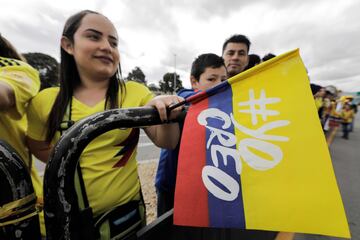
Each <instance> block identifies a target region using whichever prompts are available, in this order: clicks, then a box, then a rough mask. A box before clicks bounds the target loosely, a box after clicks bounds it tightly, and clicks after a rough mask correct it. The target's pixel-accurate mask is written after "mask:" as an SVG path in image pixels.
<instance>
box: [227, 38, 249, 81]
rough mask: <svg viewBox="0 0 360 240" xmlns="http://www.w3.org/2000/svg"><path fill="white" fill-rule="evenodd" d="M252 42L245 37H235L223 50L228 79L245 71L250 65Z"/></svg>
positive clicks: (228, 41)
mask: <svg viewBox="0 0 360 240" xmlns="http://www.w3.org/2000/svg"><path fill="white" fill-rule="evenodd" d="M250 44H251V43H250V40H249V39H248V38H247V37H246V36H244V35H233V36H231V37H230V38H229V39H227V40H226V41H225V42H224V44H223V48H222V57H223V58H224V62H225V66H226V70H227V72H228V77H229V78H230V77H233V76H235V75H237V74H239V73H241V72H242V71H244V70H245V68H246V67H247V65H248V63H249V50H250Z"/></svg>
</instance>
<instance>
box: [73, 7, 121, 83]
mask: <svg viewBox="0 0 360 240" xmlns="http://www.w3.org/2000/svg"><path fill="white" fill-rule="evenodd" d="M67 52H68V53H69V54H72V55H73V56H74V59H75V62H76V65H77V69H78V72H79V75H80V77H87V78H89V79H96V80H97V79H100V80H104V79H109V78H110V77H112V76H113V75H114V74H115V72H116V70H117V69H118V65H119V62H120V55H119V51H118V36H117V32H116V29H115V27H114V26H113V24H112V23H111V22H110V21H109V20H108V19H107V18H105V17H104V16H102V15H99V14H87V15H86V16H84V18H83V19H82V21H81V24H80V26H79V28H78V29H77V31H76V32H75V34H74V43H73V44H71V47H70V52H69V51H67Z"/></svg>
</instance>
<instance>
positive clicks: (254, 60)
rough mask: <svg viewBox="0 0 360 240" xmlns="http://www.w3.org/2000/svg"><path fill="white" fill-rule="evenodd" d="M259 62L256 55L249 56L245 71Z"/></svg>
mask: <svg viewBox="0 0 360 240" xmlns="http://www.w3.org/2000/svg"><path fill="white" fill-rule="evenodd" d="M260 62H261V59H260V56H259V55H257V54H249V63H248V65H247V67H246V68H245V70H248V69H250V68H252V67H254V66H256V65H258V64H259V63H260Z"/></svg>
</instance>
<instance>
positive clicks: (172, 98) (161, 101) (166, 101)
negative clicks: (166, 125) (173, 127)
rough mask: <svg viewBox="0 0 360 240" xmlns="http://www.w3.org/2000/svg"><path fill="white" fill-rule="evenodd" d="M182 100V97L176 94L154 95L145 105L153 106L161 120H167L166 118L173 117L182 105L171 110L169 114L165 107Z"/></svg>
mask: <svg viewBox="0 0 360 240" xmlns="http://www.w3.org/2000/svg"><path fill="white" fill-rule="evenodd" d="M182 101H184V98H182V97H179V96H176V95H161V96H156V97H154V98H153V99H152V100H151V101H150V102H148V104H146V106H153V107H155V108H156V109H157V110H158V112H159V115H160V119H161V121H162V122H167V121H168V120H172V119H175V118H176V117H177V116H178V115H179V114H180V112H181V111H182V109H183V108H184V105H182V106H179V107H177V108H175V109H173V110H171V112H170V116H168V115H167V107H169V106H171V105H174V104H177V103H179V102H182Z"/></svg>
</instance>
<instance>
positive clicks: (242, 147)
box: [229, 50, 350, 238]
mask: <svg viewBox="0 0 360 240" xmlns="http://www.w3.org/2000/svg"><path fill="white" fill-rule="evenodd" d="M229 82H230V84H231V86H232V91H233V111H234V112H233V113H234V119H235V134H236V137H237V149H238V150H239V152H240V156H241V159H240V161H241V163H242V172H241V175H240V178H241V187H242V196H243V201H244V212H245V222H246V228H247V229H262V230H275V231H286V232H302V233H315V234H324V235H331V236H338V237H346V238H349V237H350V233H349V228H348V223H347V220H346V215H345V211H344V207H343V204H342V200H341V196H340V193H339V189H338V186H337V183H336V178H335V174H334V171H333V167H332V162H331V158H330V154H329V150H328V147H327V144H326V141H325V137H324V133H323V131H322V128H321V125H320V121H319V118H318V115H317V109H316V106H315V102H314V99H313V96H312V94H311V90H310V82H309V80H308V77H307V73H306V69H305V67H304V64H303V62H302V60H301V58H300V55H299V51H298V50H294V51H291V52H288V53H285V54H283V55H280V56H278V57H276V58H274V59H271V60H269V61H267V62H264V63H262V64H260V65H258V66H256V67H254V68H252V69H250V70H248V71H246V72H244V73H242V74H239V75H237V76H235V77H233V78H231V79H229Z"/></svg>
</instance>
